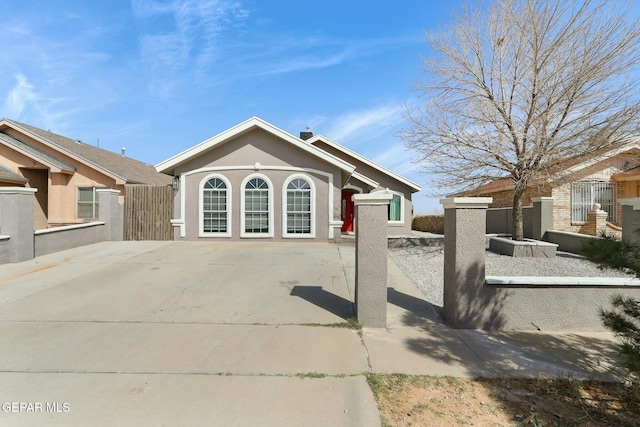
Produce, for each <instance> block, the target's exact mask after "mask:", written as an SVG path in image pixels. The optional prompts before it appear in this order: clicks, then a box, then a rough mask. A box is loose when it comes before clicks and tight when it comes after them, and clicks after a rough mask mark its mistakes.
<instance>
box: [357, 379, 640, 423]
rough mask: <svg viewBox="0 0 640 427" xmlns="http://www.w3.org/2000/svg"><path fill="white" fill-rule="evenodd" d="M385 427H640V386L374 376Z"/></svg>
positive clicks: (543, 380) (535, 380)
mask: <svg viewBox="0 0 640 427" xmlns="http://www.w3.org/2000/svg"><path fill="white" fill-rule="evenodd" d="M367 380H368V382H369V385H370V387H371V389H372V390H373V393H374V395H375V397H376V400H377V402H378V407H379V409H380V416H381V418H382V425H383V426H386V427H391V426H394V427H396V426H424V425H446V426H593V427H604V426H640V385H638V384H634V385H626V386H625V385H623V384H617V383H604V382H597V381H574V380H571V379H566V378H565V379H486V378H480V379H467V378H451V377H424V376H408V375H384V374H370V375H368V377H367Z"/></svg>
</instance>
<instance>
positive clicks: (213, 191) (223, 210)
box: [202, 178, 228, 233]
mask: <svg viewBox="0 0 640 427" xmlns="http://www.w3.org/2000/svg"><path fill="white" fill-rule="evenodd" d="M226 188H227V185H226V184H225V183H224V181H223V180H221V179H219V178H212V179H210V180H208V181H207V182H206V183H205V185H204V189H203V191H202V211H203V212H202V231H203V232H204V233H226V232H227V231H228V230H227V215H228V212H227V190H226Z"/></svg>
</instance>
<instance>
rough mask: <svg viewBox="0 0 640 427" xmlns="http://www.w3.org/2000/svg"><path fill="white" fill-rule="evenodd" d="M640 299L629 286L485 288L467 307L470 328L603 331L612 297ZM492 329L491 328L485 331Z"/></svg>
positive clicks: (639, 295)
mask: <svg viewBox="0 0 640 427" xmlns="http://www.w3.org/2000/svg"><path fill="white" fill-rule="evenodd" d="M614 294H621V295H623V296H627V297H632V298H635V299H639V298H640V287H637V286H636V287H629V286H606V285H603V286H577V285H576V286H554V285H550V286H526V285H521V286H517V287H516V286H500V285H489V284H487V285H484V286H483V287H482V288H481V289H479V291H478V293H477V295H475V298H472V299H471V300H472V301H478V302H480V301H482V302H483V305H480V304H477V303H474V302H472V303H471V305H470V306H469V307H468V311H467V313H468V316H469V319H468V320H469V321H470V323H471V324H470V325H469V327H471V328H480V329H503V330H536V329H539V330H543V331H559V330H576V331H578V330H581V331H603V330H605V328H604V326H603V325H602V320H601V319H600V316H599V309H600V308H601V307H604V308H610V307H611V296H612V295H614ZM486 325H490V327H489V328H485V326H486Z"/></svg>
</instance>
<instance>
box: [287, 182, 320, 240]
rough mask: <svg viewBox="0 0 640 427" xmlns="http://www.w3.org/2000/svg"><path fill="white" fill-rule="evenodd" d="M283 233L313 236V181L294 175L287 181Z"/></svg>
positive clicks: (292, 235)
mask: <svg viewBox="0 0 640 427" xmlns="http://www.w3.org/2000/svg"><path fill="white" fill-rule="evenodd" d="M285 185H286V189H285V193H286V195H285V200H284V207H283V211H284V212H285V218H284V219H283V220H284V221H283V222H284V224H283V234H284V236H285V237H313V236H314V235H315V233H314V228H315V227H314V218H315V215H314V203H313V199H314V195H313V186H312V181H311V180H309V179H307V178H306V177H294V178H293V179H290V180H289V181H288V182H287V183H285Z"/></svg>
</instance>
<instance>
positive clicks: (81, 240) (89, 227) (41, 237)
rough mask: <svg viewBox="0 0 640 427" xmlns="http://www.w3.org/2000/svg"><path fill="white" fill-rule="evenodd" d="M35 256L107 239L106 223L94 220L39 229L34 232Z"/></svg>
mask: <svg viewBox="0 0 640 427" xmlns="http://www.w3.org/2000/svg"><path fill="white" fill-rule="evenodd" d="M34 239H35V240H34V256H41V255H46V254H50V253H53V252H59V251H64V250H66V249H72V248H77V247H78V246H85V245H91V244H94V243H98V242H103V241H104V240H105V223H104V222H93V223H88V224H78V225H72V226H65V227H57V228H50V229H48V230H38V231H36V232H35V233H34Z"/></svg>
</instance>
